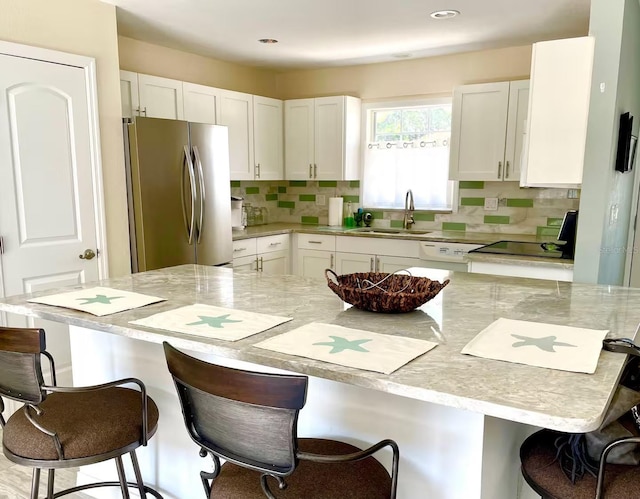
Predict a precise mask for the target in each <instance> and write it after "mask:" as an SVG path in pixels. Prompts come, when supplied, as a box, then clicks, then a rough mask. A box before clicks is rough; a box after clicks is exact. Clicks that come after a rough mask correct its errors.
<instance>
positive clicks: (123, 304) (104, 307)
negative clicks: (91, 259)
mask: <svg viewBox="0 0 640 499" xmlns="http://www.w3.org/2000/svg"><path fill="white" fill-rule="evenodd" d="M165 300H166V298H158V297H157V296H149V295H143V294H140V293H132V292H131V291H122V290H121V289H112V288H101V287H95V288H88V289H79V290H78V291H70V292H69V293H59V294H55V295H48V296H40V297H38V298H31V299H29V300H27V301H30V302H33V303H43V304H45V305H54V306H56V307H64V308H73V309H75V310H81V311H82V312H89V313H90V314H93V315H98V316H103V315H109V314H115V313H117V312H122V311H124V310H130V309H132V308H138V307H144V306H145V305H150V304H151V303H157V302H159V301H165Z"/></svg>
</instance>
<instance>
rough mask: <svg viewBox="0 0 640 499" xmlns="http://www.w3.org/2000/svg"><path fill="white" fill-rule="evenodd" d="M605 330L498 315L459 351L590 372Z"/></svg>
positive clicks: (592, 370) (553, 367)
mask: <svg viewBox="0 0 640 499" xmlns="http://www.w3.org/2000/svg"><path fill="white" fill-rule="evenodd" d="M608 332H609V331H608V330H600V329H583V328H578V327H571V326H559V325H557V324H544V323H542V322H528V321H516V320H512V319H504V318H500V319H498V320H497V321H495V322H494V323H492V324H490V325H489V326H488V327H486V328H485V329H483V330H482V331H480V332H479V333H478V334H477V335H476V337H475V338H473V339H472V340H471V341H470V342H469V343H467V345H466V346H465V347H464V348H463V349H462V353H464V354H468V355H475V356H476V357H484V358H487V359H495V360H506V361H508V362H515V363H517V364H527V365H530V366H537V367H547V368H549V369H559V370H561V371H573V372H579V373H589V374H593V373H594V372H595V371H596V366H597V365H598V358H599V357H600V351H601V350H602V340H604V338H605V336H606V335H607V333H608Z"/></svg>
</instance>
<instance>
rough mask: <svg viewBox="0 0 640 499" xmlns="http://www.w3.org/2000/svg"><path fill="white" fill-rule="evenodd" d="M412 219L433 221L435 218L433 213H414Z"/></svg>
mask: <svg viewBox="0 0 640 499" xmlns="http://www.w3.org/2000/svg"><path fill="white" fill-rule="evenodd" d="M413 219H414V220H415V221H416V222H434V221H435V219H436V214H435V213H414V214H413Z"/></svg>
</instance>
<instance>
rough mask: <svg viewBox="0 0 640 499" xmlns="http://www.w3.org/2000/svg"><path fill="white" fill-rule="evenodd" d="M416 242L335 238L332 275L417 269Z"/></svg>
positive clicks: (418, 262)
mask: <svg viewBox="0 0 640 499" xmlns="http://www.w3.org/2000/svg"><path fill="white" fill-rule="evenodd" d="M419 266H420V259H419V245H418V241H399V240H397V239H379V238H365V237H336V273H337V274H351V273H353V272H395V271H397V270H402V269H406V268H408V267H419Z"/></svg>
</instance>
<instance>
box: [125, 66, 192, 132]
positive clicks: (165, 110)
mask: <svg viewBox="0 0 640 499" xmlns="http://www.w3.org/2000/svg"><path fill="white" fill-rule="evenodd" d="M120 93H121V98H122V116H123V117H125V118H132V117H134V116H146V117H148V118H166V119H171V120H181V119H183V118H184V105H183V101H182V82H181V81H179V80H172V79H170V78H161V77H159V76H151V75H145V74H140V73H132V72H131V71H120Z"/></svg>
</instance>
